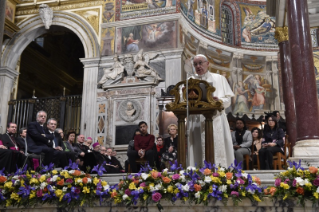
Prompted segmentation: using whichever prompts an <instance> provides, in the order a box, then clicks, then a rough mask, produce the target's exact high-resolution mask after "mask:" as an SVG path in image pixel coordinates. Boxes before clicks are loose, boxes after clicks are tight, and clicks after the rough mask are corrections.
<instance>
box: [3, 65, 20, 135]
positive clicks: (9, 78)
mask: <svg viewBox="0 0 319 212" xmlns="http://www.w3.org/2000/svg"><path fill="white" fill-rule="evenodd" d="M18 74H19V73H18V72H17V71H16V70H13V69H10V68H8V67H1V68H0V105H1V107H0V133H4V131H5V129H6V125H7V117H8V108H9V106H8V102H9V100H10V96H11V91H12V86H13V84H14V81H15V78H16V77H17V76H18Z"/></svg>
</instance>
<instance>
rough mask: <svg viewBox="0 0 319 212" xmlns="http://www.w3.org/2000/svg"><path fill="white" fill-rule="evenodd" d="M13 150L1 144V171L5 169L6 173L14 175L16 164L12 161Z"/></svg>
mask: <svg viewBox="0 0 319 212" xmlns="http://www.w3.org/2000/svg"><path fill="white" fill-rule="evenodd" d="M12 152H13V150H11V149H8V148H7V147H6V146H4V145H2V144H0V170H2V169H3V168H4V170H5V172H8V173H12V172H15V171H16V163H15V162H14V161H13V159H12Z"/></svg>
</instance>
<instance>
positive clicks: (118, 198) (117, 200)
mask: <svg viewBox="0 0 319 212" xmlns="http://www.w3.org/2000/svg"><path fill="white" fill-rule="evenodd" d="M114 202H115V203H121V202H122V199H121V198H120V197H116V198H115V199H114Z"/></svg>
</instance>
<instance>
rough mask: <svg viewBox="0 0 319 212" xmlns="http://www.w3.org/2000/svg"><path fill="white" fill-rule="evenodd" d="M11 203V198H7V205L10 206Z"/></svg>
mask: <svg viewBox="0 0 319 212" xmlns="http://www.w3.org/2000/svg"><path fill="white" fill-rule="evenodd" d="M10 205H11V200H10V199H7V201H6V207H9V206H10Z"/></svg>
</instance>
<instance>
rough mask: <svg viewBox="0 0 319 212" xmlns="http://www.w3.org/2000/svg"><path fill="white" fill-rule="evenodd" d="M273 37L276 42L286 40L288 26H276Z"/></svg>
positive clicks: (287, 38)
mask: <svg viewBox="0 0 319 212" xmlns="http://www.w3.org/2000/svg"><path fill="white" fill-rule="evenodd" d="M275 39H276V40H277V41H278V43H281V42H284V41H288V40H289V37H288V27H287V26H285V27H276V31H275Z"/></svg>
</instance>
